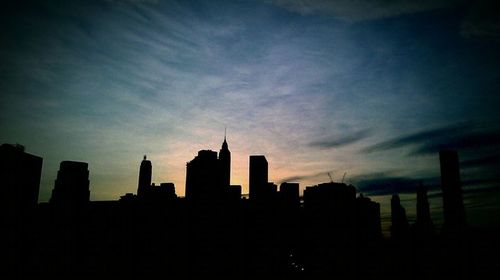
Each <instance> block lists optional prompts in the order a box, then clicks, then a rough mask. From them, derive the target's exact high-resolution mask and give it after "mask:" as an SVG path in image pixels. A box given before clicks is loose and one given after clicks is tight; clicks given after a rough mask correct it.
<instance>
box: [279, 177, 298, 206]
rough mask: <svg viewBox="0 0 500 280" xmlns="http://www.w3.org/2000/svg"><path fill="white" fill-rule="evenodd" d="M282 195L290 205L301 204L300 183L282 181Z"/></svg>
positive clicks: (284, 200)
mask: <svg viewBox="0 0 500 280" xmlns="http://www.w3.org/2000/svg"><path fill="white" fill-rule="evenodd" d="M280 197H281V199H282V200H283V202H284V203H286V204H290V205H298V204H299V202H300V201H299V183H287V182H284V183H281V185H280Z"/></svg>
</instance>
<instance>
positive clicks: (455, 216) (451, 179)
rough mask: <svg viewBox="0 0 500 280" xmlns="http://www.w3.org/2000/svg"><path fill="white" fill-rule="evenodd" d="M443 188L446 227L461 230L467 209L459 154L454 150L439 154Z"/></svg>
mask: <svg viewBox="0 0 500 280" xmlns="http://www.w3.org/2000/svg"><path fill="white" fill-rule="evenodd" d="M439 161H440V166H441V188H442V191H443V213H444V227H445V229H447V230H459V229H460V228H462V227H463V226H465V209H464V203H463V198H462V186H461V182H460V168H459V163H458V153H457V151H454V150H443V151H440V152H439Z"/></svg>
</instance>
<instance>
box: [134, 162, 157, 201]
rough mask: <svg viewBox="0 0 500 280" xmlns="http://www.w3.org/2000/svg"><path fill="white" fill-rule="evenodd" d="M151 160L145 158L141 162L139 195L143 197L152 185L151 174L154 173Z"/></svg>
mask: <svg viewBox="0 0 500 280" xmlns="http://www.w3.org/2000/svg"><path fill="white" fill-rule="evenodd" d="M152 169H153V168H152V166H151V161H149V160H147V159H146V156H145V155H144V159H143V160H142V162H141V167H140V169H139V184H138V186H137V196H139V197H143V196H145V195H146V193H147V191H148V189H149V188H150V187H151V174H152Z"/></svg>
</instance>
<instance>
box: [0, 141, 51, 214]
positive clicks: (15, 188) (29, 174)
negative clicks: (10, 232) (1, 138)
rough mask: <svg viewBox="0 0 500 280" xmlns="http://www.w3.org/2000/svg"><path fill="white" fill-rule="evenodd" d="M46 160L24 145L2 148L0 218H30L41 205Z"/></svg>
mask: <svg viewBox="0 0 500 280" xmlns="http://www.w3.org/2000/svg"><path fill="white" fill-rule="evenodd" d="M42 163H43V159H42V158H41V157H38V156H35V155H32V154H28V153H26V152H25V151H24V147H23V146H21V145H10V144H2V145H1V146H0V185H1V189H0V195H1V196H0V197H1V198H2V199H1V201H0V207H1V208H0V211H1V214H0V215H7V216H21V215H25V214H31V213H32V212H33V210H34V209H35V208H36V206H37V203H38V191H39V188H40V176H41V172H42Z"/></svg>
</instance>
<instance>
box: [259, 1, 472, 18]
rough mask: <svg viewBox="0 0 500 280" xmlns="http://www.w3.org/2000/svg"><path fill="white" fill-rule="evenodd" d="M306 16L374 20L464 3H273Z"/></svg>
mask: <svg viewBox="0 0 500 280" xmlns="http://www.w3.org/2000/svg"><path fill="white" fill-rule="evenodd" d="M266 2H271V3H273V4H274V5H277V6H280V7H283V8H285V9H287V10H290V11H292V12H297V13H300V14H303V15H310V14H327V15H332V16H335V17H337V18H339V19H342V20H346V21H361V20H372V19H380V18H387V17H393V16H398V15H402V14H410V13H416V12H422V11H428V10H434V9H438V8H443V7H454V6H457V5H460V4H463V3H464V2H465V1H463V0H437V1H436V0H424V1H411V0H396V1H387V0H358V1H350V0H333V1H332V0H272V1H271V0H270V1H266Z"/></svg>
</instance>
